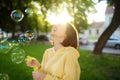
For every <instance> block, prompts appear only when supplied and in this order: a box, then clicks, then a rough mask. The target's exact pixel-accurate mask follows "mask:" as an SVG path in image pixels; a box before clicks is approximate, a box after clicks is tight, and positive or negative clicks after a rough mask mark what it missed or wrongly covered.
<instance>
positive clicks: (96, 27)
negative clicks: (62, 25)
mask: <svg viewBox="0 0 120 80" xmlns="http://www.w3.org/2000/svg"><path fill="white" fill-rule="evenodd" d="M113 13H114V7H106V11H105V21H104V22H95V21H93V23H92V24H91V26H90V28H89V29H87V30H84V31H83V35H85V36H86V37H93V38H98V37H99V36H100V35H101V34H102V33H103V31H104V30H105V29H106V28H107V27H108V25H109V24H110V22H111V20H112V16H113ZM112 37H119V38H120V27H119V28H118V29H117V30H116V31H115V32H114V33H113V35H112Z"/></svg>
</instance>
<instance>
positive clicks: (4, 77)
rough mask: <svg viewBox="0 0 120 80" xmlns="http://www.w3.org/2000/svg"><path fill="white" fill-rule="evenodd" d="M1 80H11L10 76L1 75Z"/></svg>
mask: <svg viewBox="0 0 120 80" xmlns="http://www.w3.org/2000/svg"><path fill="white" fill-rule="evenodd" d="M0 80H9V76H8V74H5V73H0Z"/></svg>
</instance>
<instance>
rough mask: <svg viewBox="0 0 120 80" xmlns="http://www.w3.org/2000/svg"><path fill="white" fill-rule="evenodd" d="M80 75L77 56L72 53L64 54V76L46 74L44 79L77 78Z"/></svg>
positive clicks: (72, 79) (74, 79) (67, 79)
mask: <svg viewBox="0 0 120 80" xmlns="http://www.w3.org/2000/svg"><path fill="white" fill-rule="evenodd" d="M79 77H80V66H79V63H78V61H77V58H76V57H75V56H74V55H72V53H70V54H68V55H66V59H65V66H64V76H63V78H62V79H61V78H59V77H57V76H53V75H52V74H47V75H46V77H45V79H44V80H79Z"/></svg>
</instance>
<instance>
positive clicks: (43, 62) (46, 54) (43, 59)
mask: <svg viewBox="0 0 120 80" xmlns="http://www.w3.org/2000/svg"><path fill="white" fill-rule="evenodd" d="M47 59H48V51H47V50H46V51H45V53H44V54H43V58H42V61H41V68H40V70H41V71H43V70H44V69H43V68H44V67H45V64H46V62H47Z"/></svg>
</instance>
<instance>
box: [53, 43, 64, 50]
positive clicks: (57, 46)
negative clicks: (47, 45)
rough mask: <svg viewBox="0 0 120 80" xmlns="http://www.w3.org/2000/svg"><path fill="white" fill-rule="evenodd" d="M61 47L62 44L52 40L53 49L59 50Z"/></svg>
mask: <svg viewBox="0 0 120 80" xmlns="http://www.w3.org/2000/svg"><path fill="white" fill-rule="evenodd" d="M62 47H64V46H63V45H62V44H60V43H58V42H54V49H55V51H57V50H59V49H60V48H62Z"/></svg>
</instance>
